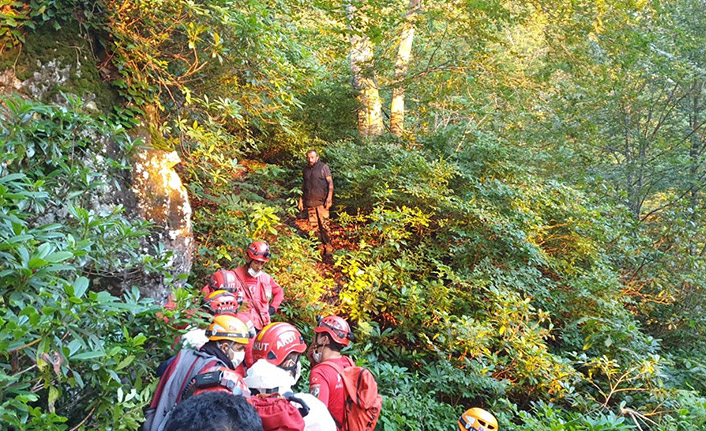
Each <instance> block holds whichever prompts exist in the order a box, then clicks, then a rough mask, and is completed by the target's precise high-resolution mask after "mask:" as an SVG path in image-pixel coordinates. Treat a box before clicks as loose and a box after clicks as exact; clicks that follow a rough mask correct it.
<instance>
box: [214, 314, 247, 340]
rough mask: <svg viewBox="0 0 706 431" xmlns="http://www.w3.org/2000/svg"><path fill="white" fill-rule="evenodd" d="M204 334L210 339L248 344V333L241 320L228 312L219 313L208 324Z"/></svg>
mask: <svg viewBox="0 0 706 431" xmlns="http://www.w3.org/2000/svg"><path fill="white" fill-rule="evenodd" d="M206 336H207V337H208V339H209V340H210V341H217V340H230V341H235V342H236V343H238V344H248V338H250V334H249V332H248V327H247V326H246V325H245V323H243V321H242V320H240V319H238V318H237V317H235V316H231V315H229V314H219V315H217V316H215V317H214V318H213V321H211V324H210V325H208V329H207V330H206Z"/></svg>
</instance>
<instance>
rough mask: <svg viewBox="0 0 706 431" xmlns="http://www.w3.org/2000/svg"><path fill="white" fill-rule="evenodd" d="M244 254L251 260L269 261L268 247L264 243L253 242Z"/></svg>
mask: <svg viewBox="0 0 706 431" xmlns="http://www.w3.org/2000/svg"><path fill="white" fill-rule="evenodd" d="M245 253H246V254H247V255H248V257H249V258H250V259H252V260H257V261H260V262H265V263H267V262H269V261H270V246H269V245H267V243H266V242H265V241H255V242H253V243H252V244H250V245H249V246H248V249H247V250H245Z"/></svg>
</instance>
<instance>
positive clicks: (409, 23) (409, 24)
mask: <svg viewBox="0 0 706 431" xmlns="http://www.w3.org/2000/svg"><path fill="white" fill-rule="evenodd" d="M421 4H422V0H409V6H407V16H406V18H405V23H404V27H403V29H402V34H401V35H400V46H399V49H398V51H397V60H396V61H395V75H394V78H393V79H394V87H393V88H392V105H391V106H390V130H391V131H392V133H393V134H394V135H395V136H397V137H400V136H402V133H404V91H405V86H404V85H403V83H402V81H403V80H404V79H405V78H406V77H407V70H408V69H409V59H410V57H411V54H412V41H413V40H414V30H415V27H414V21H415V18H416V16H417V14H418V13H419V9H420V7H421Z"/></svg>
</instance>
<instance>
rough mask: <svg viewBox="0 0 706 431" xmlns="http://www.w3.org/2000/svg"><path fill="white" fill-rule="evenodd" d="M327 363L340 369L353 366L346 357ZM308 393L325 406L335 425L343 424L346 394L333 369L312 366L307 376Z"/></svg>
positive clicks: (320, 365) (350, 360)
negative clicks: (333, 364) (331, 363)
mask: <svg viewBox="0 0 706 431" xmlns="http://www.w3.org/2000/svg"><path fill="white" fill-rule="evenodd" d="M328 361H331V362H334V363H336V365H338V366H340V367H341V368H348V367H350V366H353V365H355V363H354V362H353V360H352V359H351V358H349V357H348V356H341V357H340V358H335V359H328ZM309 393H310V394H312V395H313V396H315V397H317V398H318V399H319V400H321V402H322V403H324V404H326V407H328V411H329V412H331V416H333V419H334V420H335V421H336V424H337V425H338V424H341V423H343V410H344V405H343V404H344V402H345V400H346V393H345V389H344V387H343V379H342V378H341V376H340V375H339V374H338V373H337V372H336V371H335V370H334V369H333V368H331V367H327V366H325V365H322V364H318V365H316V366H314V368H313V369H312V370H311V374H310V375H309ZM339 429H340V428H339Z"/></svg>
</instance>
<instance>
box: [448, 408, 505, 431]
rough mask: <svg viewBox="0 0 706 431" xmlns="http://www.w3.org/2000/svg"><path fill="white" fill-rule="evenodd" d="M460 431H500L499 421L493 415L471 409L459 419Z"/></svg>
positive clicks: (479, 409) (478, 409)
mask: <svg viewBox="0 0 706 431" xmlns="http://www.w3.org/2000/svg"><path fill="white" fill-rule="evenodd" d="M458 430H459V431H469V430H474V431H498V420H497V419H495V416H493V415H492V414H491V413H489V412H487V411H485V410H483V409H481V408H478V407H471V408H470V409H468V410H466V411H465V412H464V413H463V414H462V415H461V417H460V418H458Z"/></svg>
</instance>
